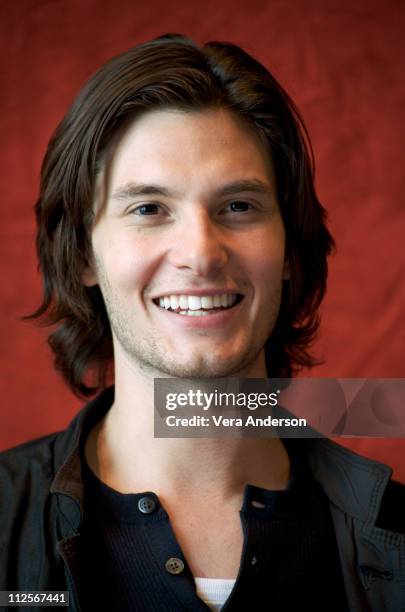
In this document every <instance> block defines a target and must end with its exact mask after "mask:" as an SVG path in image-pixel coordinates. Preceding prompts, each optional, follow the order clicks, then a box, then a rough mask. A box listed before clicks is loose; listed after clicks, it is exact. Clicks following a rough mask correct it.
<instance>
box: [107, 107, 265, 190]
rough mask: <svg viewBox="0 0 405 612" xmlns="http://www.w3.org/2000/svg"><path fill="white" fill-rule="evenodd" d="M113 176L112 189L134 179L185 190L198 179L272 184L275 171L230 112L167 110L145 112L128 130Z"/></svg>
mask: <svg viewBox="0 0 405 612" xmlns="http://www.w3.org/2000/svg"><path fill="white" fill-rule="evenodd" d="M109 174H110V181H111V185H112V186H114V187H115V186H117V184H120V183H122V182H125V181H127V180H131V179H133V178H136V179H142V180H143V181H148V180H152V179H153V180H155V181H156V180H158V179H159V180H160V181H162V180H164V181H165V182H170V183H175V182H177V181H180V182H183V183H184V186H186V185H187V184H191V183H198V180H199V179H201V180H204V181H206V180H207V178H209V180H211V181H216V180H220V179H221V177H222V179H225V178H226V179H237V178H239V179H240V178H243V177H245V178H246V177H247V176H248V175H249V178H254V177H253V175H255V176H256V178H260V179H265V178H267V179H270V180H271V179H272V177H273V168H272V162H271V155H270V152H269V150H268V148H266V146H265V145H264V143H263V141H262V140H261V139H260V137H259V136H258V134H256V133H255V132H254V131H253V129H252V128H250V127H249V126H248V125H247V123H245V122H244V121H243V120H242V119H240V118H239V117H237V116H236V115H234V114H233V113H231V112H230V111H227V110H226V109H213V110H205V111H193V112H184V111H179V110H164V111H152V112H146V113H144V114H143V115H141V116H140V117H137V118H136V119H135V120H134V121H133V122H132V123H131V124H130V125H129V127H128V128H127V129H126V131H125V133H124V134H123V136H122V137H121V139H120V141H119V143H118V145H117V146H116V148H115V150H114V152H113V155H112V158H111V160H110V164H109ZM237 174H238V175H239V176H236V175H237ZM230 175H235V176H230ZM242 175H243V177H242ZM250 175H252V176H250ZM259 175H260V176H259Z"/></svg>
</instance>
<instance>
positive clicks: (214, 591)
mask: <svg viewBox="0 0 405 612" xmlns="http://www.w3.org/2000/svg"><path fill="white" fill-rule="evenodd" d="M36 213H37V221H38V237H37V247H38V254H39V259H40V264H41V270H42V273H43V275H44V279H45V280H44V300H43V303H42V305H41V306H40V308H39V309H38V310H37V311H36V313H34V315H32V316H33V317H39V316H45V317H46V320H47V322H48V323H50V324H58V326H57V328H56V331H53V333H52V334H51V335H50V338H49V342H50V346H51V347H52V349H53V351H54V353H55V364H56V367H57V369H58V370H60V371H61V372H62V373H63V375H64V377H65V379H66V381H67V382H68V383H69V385H70V386H71V388H72V390H73V391H74V392H75V393H77V394H78V395H80V396H86V395H87V396H88V395H91V394H93V393H95V392H96V391H100V390H101V393H100V394H99V395H98V396H97V397H96V398H95V399H93V400H92V401H91V402H90V404H88V406H86V407H85V408H84V410H83V411H81V413H80V414H79V415H78V417H77V418H76V419H75V420H74V422H73V423H72V424H71V425H70V426H69V427H68V428H67V430H66V431H64V432H62V433H59V434H55V435H51V436H47V437H45V438H43V439H41V440H39V441H35V442H31V443H28V444H25V445H22V446H20V447H19V448H17V449H13V450H11V451H8V452H6V453H3V455H2V459H1V471H0V474H1V476H0V478H1V481H0V482H1V489H0V490H1V493H0V494H1V507H0V510H1V524H2V534H1V574H0V575H1V581H0V586H1V588H2V589H7V590H29V591H47V590H54V591H58V590H59V591H69V595H70V608H71V609H72V610H92V609H96V610H98V609H106V610H117V611H121V610H122V611H126V610H137V611H138V610H139V611H149V610H153V611H154V610H156V611H163V610H166V611H168V610H171V611H175V610H196V611H197V610H207V609H214V610H217V609H222V610H229V611H233V610H247V609H250V608H251V609H260V610H267V609H269V610H270V609H271V610H293V609H297V607H298V606H300V607H308V608H310V609H313V610H325V609H328V610H347V609H349V610H384V609H390V610H401V609H405V601H404V595H403V592H402V589H401V586H400V585H401V581H402V580H403V578H404V577H403V572H404V570H403V568H404V567H405V565H404V536H403V535H402V533H403V521H402V523H401V520H400V517H396V516H395V515H394V513H393V511H392V508H394V507H397V504H396V502H397V501H398V500H400V499H402V498H401V497H400V496H401V494H402V489H401V487H399V485H396V484H395V483H392V482H389V477H390V470H389V468H387V467H386V466H383V465H381V464H377V463H375V462H371V461H368V460H366V459H364V458H361V457H358V456H356V455H354V454H352V453H349V452H348V451H346V450H344V449H342V448H340V447H338V446H336V445H334V444H333V443H331V442H329V441H328V440H305V441H297V440H296V441H291V440H290V441H287V440H284V441H283V440H281V439H278V438H271V439H266V438H226V439H220V438H198V439H195V438H154V437H153V382H154V379H155V378H157V377H178V378H188V377H197V378H205V379H216V378H220V377H222V378H223V377H238V378H266V377H268V376H278V377H288V376H291V375H292V374H293V373H294V372H295V371H296V370H297V369H298V368H299V367H300V366H303V365H306V366H311V365H313V364H314V360H313V359H312V358H311V356H310V354H309V352H308V345H309V343H310V341H311V340H312V338H313V337H314V334H315V332H316V329H317V326H318V317H317V308H318V306H319V303H320V301H321V300H322V297H323V295H324V292H325V286H326V273H327V264H326V258H327V255H328V254H329V253H330V250H331V248H332V246H333V241H332V238H331V236H330V234H329V232H328V230H327V228H326V226H325V223H324V220H325V219H324V218H325V213H324V209H323V208H322V206H321V205H320V203H319V201H318V200H317V198H316V195H315V191H314V187H313V173H312V169H311V161H310V156H309V153H308V146H307V144H306V137H305V129H304V128H303V125H302V122H301V120H300V118H299V116H298V113H297V111H296V110H295V108H294V106H293V103H292V102H291V100H290V99H289V98H288V96H287V94H286V93H285V92H284V91H283V89H282V88H281V87H280V85H279V84H278V83H277V82H276V81H275V79H274V78H273V77H272V76H271V75H270V74H269V72H268V71H267V70H266V69H265V68H264V67H263V66H262V65H260V64H259V63H258V62H257V61H255V60H254V59H253V58H251V57H250V56H249V55H247V54H246V53H245V52H243V51H242V50H241V49H239V48H238V47H236V46H233V45H229V44H221V43H209V44H206V45H204V46H203V47H201V48H198V47H197V46H196V45H195V44H194V43H193V42H192V41H190V40H189V39H187V38H184V37H182V36H179V35H166V36H163V37H160V38H158V39H156V40H153V41H151V42H149V43H146V44H144V45H141V46H138V47H135V48H134V49H131V50H129V51H128V52H126V53H124V54H122V55H121V56H119V57H117V58H115V59H113V60H111V62H109V63H108V64H106V65H105V66H103V67H102V68H101V69H100V70H99V71H98V73H96V74H95V75H94V76H93V77H92V78H91V79H90V81H89V82H88V83H87V84H86V85H85V87H84V88H83V90H82V91H81V93H80V94H79V96H78V97H77V99H76V100H75V102H74V104H73V106H72V108H71V109H70V111H69V112H68V114H67V115H66V117H65V119H64V120H63V121H62V123H61V124H60V126H59V127H58V129H57V131H56V133H55V135H54V137H53V139H52V140H51V142H50V145H49V148H48V152H47V155H46V157H45V160H44V164H43V170H42V177H41V191H40V197H39V200H38V203H37V207H36ZM112 364H113V368H111V367H110V366H111V365H112ZM91 376H93V382H92V384H91ZM110 378H111V379H112V380H113V381H114V386H110V387H107V381H108V380H109V379H110ZM388 483H389V484H388ZM393 500H394V502H393ZM376 525H377V526H376ZM395 530H397V531H400V532H401V533H395V532H394V531H395ZM221 606H222V607H221Z"/></svg>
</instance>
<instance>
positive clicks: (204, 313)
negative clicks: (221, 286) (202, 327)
mask: <svg viewBox="0 0 405 612" xmlns="http://www.w3.org/2000/svg"><path fill="white" fill-rule="evenodd" d="M179 314H181V315H187V316H189V317H206V316H209V312H207V311H206V310H180V312H179Z"/></svg>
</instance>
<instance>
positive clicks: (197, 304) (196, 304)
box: [188, 295, 201, 310]
mask: <svg viewBox="0 0 405 612" xmlns="http://www.w3.org/2000/svg"><path fill="white" fill-rule="evenodd" d="M188 308H189V310H201V298H200V297H198V296H197V295H189V296H188Z"/></svg>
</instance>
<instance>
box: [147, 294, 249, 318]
mask: <svg viewBox="0 0 405 612" xmlns="http://www.w3.org/2000/svg"><path fill="white" fill-rule="evenodd" d="M243 298H244V296H243V295H242V294H240V293H237V294H222V295H215V296H202V297H199V296H193V295H191V296H165V297H161V298H156V299H154V300H153V303H154V304H155V305H156V306H157V307H158V308H161V309H162V310H167V311H168V312H172V313H173V314H179V315H183V316H191V317H204V316H209V315H213V314H216V313H218V312H221V311H223V310H231V309H232V308H235V306H237V305H238V304H239V303H240V302H241V301H242V300H243Z"/></svg>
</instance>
